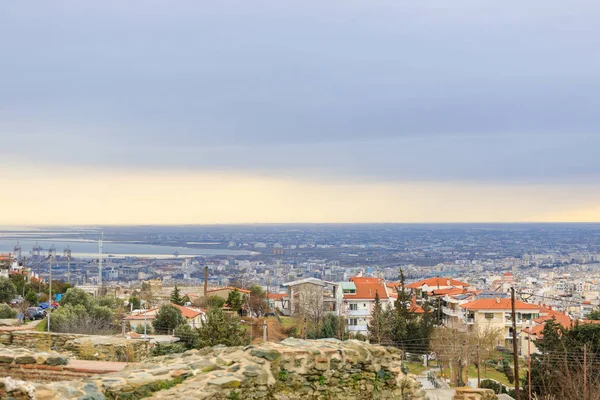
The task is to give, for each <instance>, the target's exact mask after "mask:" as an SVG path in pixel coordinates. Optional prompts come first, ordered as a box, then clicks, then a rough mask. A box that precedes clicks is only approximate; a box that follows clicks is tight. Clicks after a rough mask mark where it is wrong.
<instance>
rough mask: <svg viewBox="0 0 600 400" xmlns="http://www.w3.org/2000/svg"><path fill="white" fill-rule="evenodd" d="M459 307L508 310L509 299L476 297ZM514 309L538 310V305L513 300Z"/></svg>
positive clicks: (509, 307)
mask: <svg viewBox="0 0 600 400" xmlns="http://www.w3.org/2000/svg"><path fill="white" fill-rule="evenodd" d="M460 307H462V308H464V309H466V310H510V309H511V308H512V307H511V300H510V299H504V298H503V299H501V298H495V299H478V300H474V301H471V302H469V303H465V304H462V305H460ZM515 309H517V310H539V309H540V307H539V306H538V305H535V304H530V303H525V302H522V301H519V300H516V301H515Z"/></svg>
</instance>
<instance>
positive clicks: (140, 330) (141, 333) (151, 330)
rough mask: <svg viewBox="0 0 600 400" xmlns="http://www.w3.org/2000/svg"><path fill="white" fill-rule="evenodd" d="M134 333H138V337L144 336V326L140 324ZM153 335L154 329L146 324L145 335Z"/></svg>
mask: <svg viewBox="0 0 600 400" xmlns="http://www.w3.org/2000/svg"><path fill="white" fill-rule="evenodd" d="M135 333H139V334H140V335H143V334H144V324H140V325H138V326H136V327H135ZM151 333H154V329H152V324H149V323H146V334H148V335H149V334H151Z"/></svg>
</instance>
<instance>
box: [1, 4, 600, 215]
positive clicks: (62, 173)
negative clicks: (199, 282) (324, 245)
mask: <svg viewBox="0 0 600 400" xmlns="http://www.w3.org/2000/svg"><path fill="white" fill-rule="evenodd" d="M599 16H600V6H598V4H596V3H594V2H591V1H585V0H578V1H576V2H575V3H569V4H566V3H564V2H560V1H537V0H536V1H532V2H528V3H527V4H525V5H524V4H522V3H520V2H517V1H512V0H511V1H508V2H503V3H502V4H481V3H479V2H476V1H471V0H461V1H458V2H453V3H452V6H450V5H448V4H446V3H445V2H442V1H431V2H427V3H419V4H408V3H407V4H405V3H397V2H392V1H387V0H382V1H378V2H370V3H368V4H367V3H362V2H354V1H349V2H343V3H342V2H337V1H333V2H326V3H323V2H316V1H307V2H303V3H302V4H294V5H291V4H280V3H277V2H273V1H263V2H259V3H253V4H252V5H250V4H248V3H245V2H242V1H233V0H232V1H228V2H221V3H219V4H199V3H197V2H193V1H180V2H177V3H176V4H168V5H167V4H166V3H163V2H160V1H151V2H147V3H144V8H141V7H140V6H139V5H133V4H123V3H122V2H117V1H112V0H111V1H105V2H102V3H86V4H80V3H79V2H75V1H66V0H65V1H58V2H53V3H52V4H38V5H36V7H35V8H33V7H31V6H29V5H27V4H20V3H9V2H7V3H5V4H1V5H0V51H2V54H3V55H4V56H3V61H4V62H3V63H2V65H0V86H1V87H2V90H0V160H2V161H1V162H0V185H1V186H2V187H3V190H4V193H5V196H3V197H2V198H1V199H0V207H2V209H3V210H10V212H3V213H2V214H1V215H0V225H6V224H10V225H44V224H52V225H55V224H66V225H70V224H214V223H221V224H232V223H303V222H315V223H318V222H328V223H329V222H330V223H340V222H348V223H352V222H392V223H394V222H411V223H414V222H597V221H600V188H599V187H598V182H599V181H600V179H599V178H600V161H599V159H598V157H596V154H595V150H596V149H597V148H598V145H600V132H599V131H598V127H599V126H600V118H599V116H598V114H597V112H596V110H597V109H598V106H600V94H599V93H600V91H599V90H598V86H599V85H600V72H599V71H600V56H599V55H598V52H597V51H596V50H597V43H596V41H595V38H596V37H597V36H598V34H599V33H600V32H599V31H600V28H598V26H597V20H598V17H599Z"/></svg>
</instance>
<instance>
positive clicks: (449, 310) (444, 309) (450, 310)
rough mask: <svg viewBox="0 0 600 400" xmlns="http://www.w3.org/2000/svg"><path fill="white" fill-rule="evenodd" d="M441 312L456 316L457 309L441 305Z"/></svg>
mask: <svg viewBox="0 0 600 400" xmlns="http://www.w3.org/2000/svg"><path fill="white" fill-rule="evenodd" d="M442 312H443V313H444V314H446V315H450V316H451V317H458V310H456V309H453V308H449V307H442Z"/></svg>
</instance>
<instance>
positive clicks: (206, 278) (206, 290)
mask: <svg viewBox="0 0 600 400" xmlns="http://www.w3.org/2000/svg"><path fill="white" fill-rule="evenodd" d="M207 295H208V266H205V267H204V297H206V296H207Z"/></svg>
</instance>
